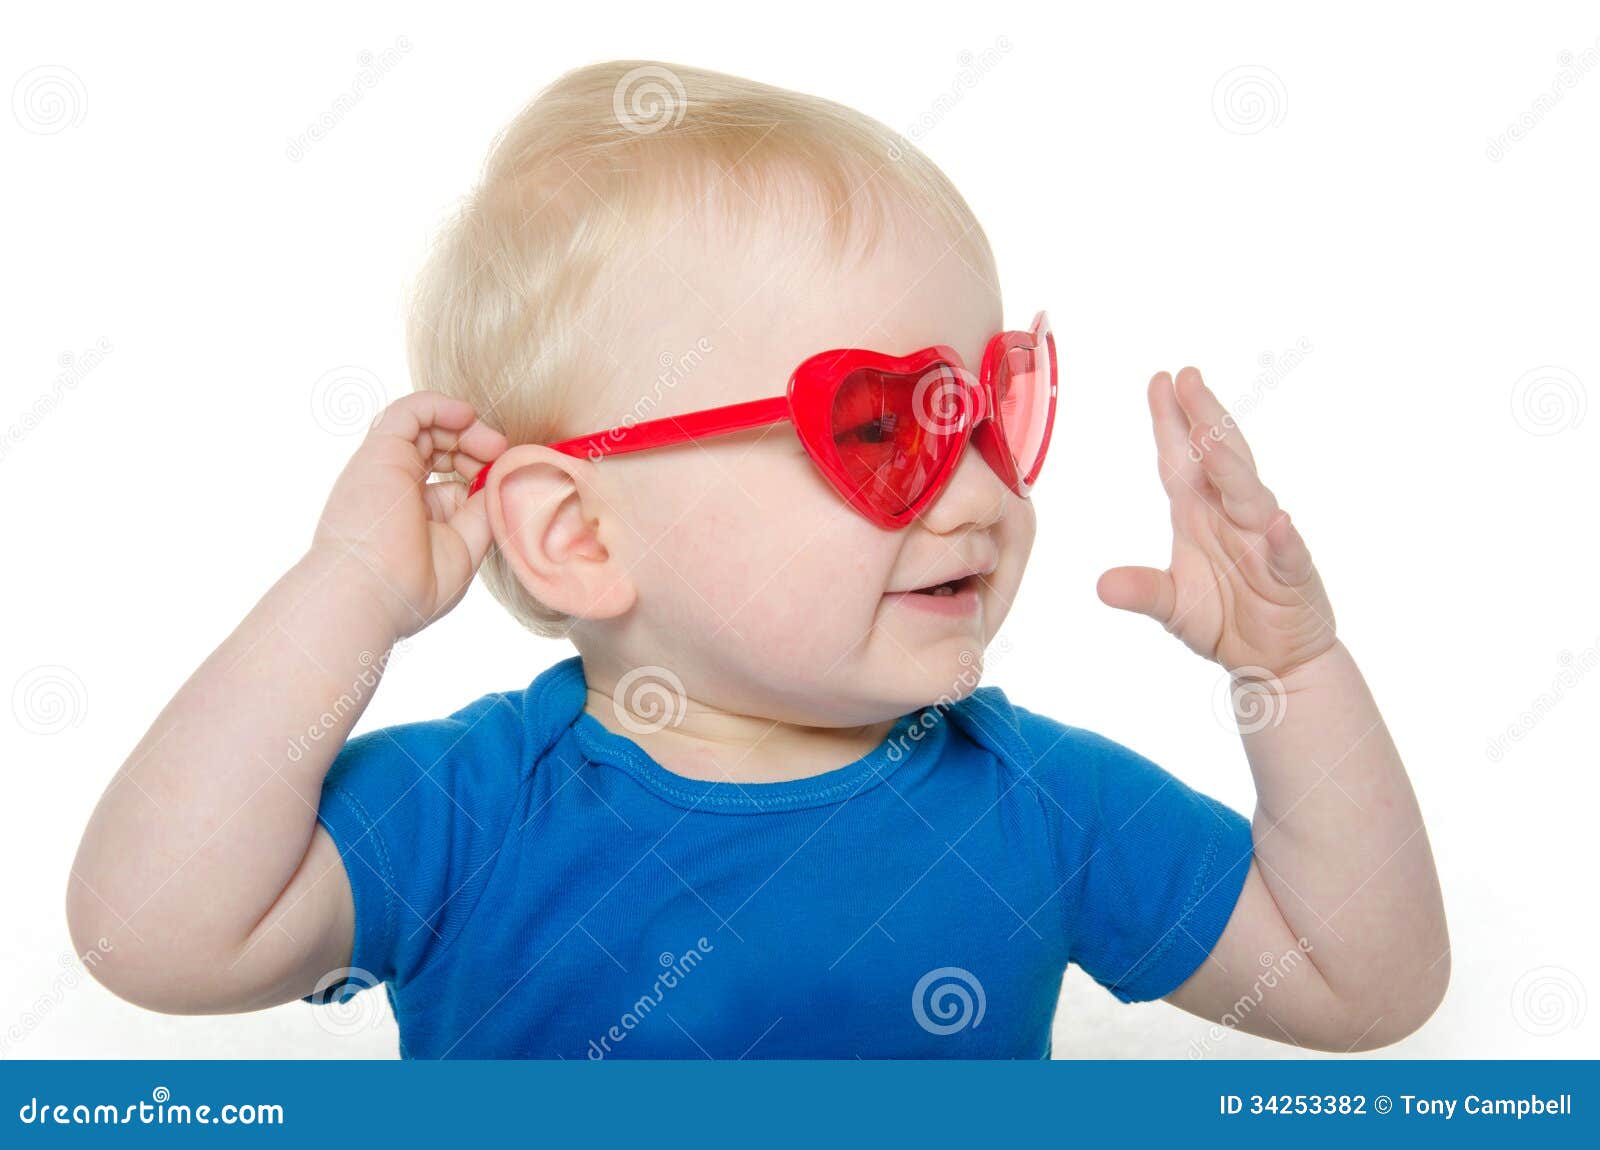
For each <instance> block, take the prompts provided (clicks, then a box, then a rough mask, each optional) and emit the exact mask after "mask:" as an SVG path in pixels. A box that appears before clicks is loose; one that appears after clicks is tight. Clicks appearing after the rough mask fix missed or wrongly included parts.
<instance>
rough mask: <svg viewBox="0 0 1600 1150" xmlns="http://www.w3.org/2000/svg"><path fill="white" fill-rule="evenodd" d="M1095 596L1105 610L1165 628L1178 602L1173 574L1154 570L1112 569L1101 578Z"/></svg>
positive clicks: (1149, 568)
mask: <svg viewBox="0 0 1600 1150" xmlns="http://www.w3.org/2000/svg"><path fill="white" fill-rule="evenodd" d="M1095 592H1096V594H1098V595H1099V596H1100V601H1101V602H1102V603H1104V604H1105V605H1106V606H1108V607H1115V608H1117V609H1118V610H1120V611H1132V612H1135V613H1136V614H1139V615H1148V616H1150V618H1152V619H1154V620H1155V621H1156V622H1158V623H1160V624H1162V625H1163V626H1165V625H1166V622H1167V620H1168V619H1170V618H1172V612H1173V611H1174V610H1175V609H1176V605H1177V602H1178V593H1177V589H1176V587H1175V586H1174V585H1173V582H1172V575H1171V573H1170V572H1167V571H1157V570H1156V569H1155V568H1154V567H1113V568H1112V569H1111V570H1109V571H1107V572H1106V573H1105V574H1104V575H1101V576H1100V581H1099V583H1097V584H1096V585H1095Z"/></svg>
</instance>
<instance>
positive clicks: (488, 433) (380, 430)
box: [311, 391, 507, 640]
mask: <svg viewBox="0 0 1600 1150" xmlns="http://www.w3.org/2000/svg"><path fill="white" fill-rule="evenodd" d="M506 447H507V443H506V438H505V436H503V435H501V434H500V433H499V432H498V431H496V430H494V428H492V427H490V426H488V425H487V424H485V423H481V422H479V420H478V417H477V413H476V412H475V411H474V410H473V409H472V405H471V404H469V403H467V402H465V401H464V400H459V399H452V398H450V397H449V396H446V395H440V394H439V393H437V392H431V391H421V392H417V393H415V394H413V395H408V396H406V397H405V398H404V399H400V400H397V401H395V402H394V403H392V404H390V405H389V407H388V408H386V409H385V410H384V412H383V414H382V415H380V416H379V417H378V420H377V422H376V423H374V424H373V426H372V430H371V431H369V432H368V433H367V437H366V439H364V440H363V441H362V443H361V446H360V447H359V448H358V449H357V450H356V453H355V455H354V456H353V457H352V458H351V460H350V462H349V463H348V464H346V465H345V469H344V471H343V472H341V473H340V475H339V479H338V481H337V482H336V483H334V485H333V492H332V494H330V495H329V496H328V503H327V506H326V507H324V508H323V511H322V518H321V519H320V520H319V521H318V523H317V532H316V535H315V537H314V538H313V540H312V545H311V550H312V553H313V554H314V555H321V556H323V557H326V558H328V559H330V560H332V561H333V562H334V563H336V564H337V565H338V568H339V571H338V577H339V578H350V579H360V580H365V581H366V583H367V585H368V586H369V588H370V590H371V593H372V599H373V602H374V603H376V604H380V605H381V606H382V609H383V610H384V611H386V612H387V613H388V616H389V619H390V621H391V623H392V625H393V632H394V636H395V638H396V639H397V640H398V639H403V638H405V637H406V636H408V635H413V634H415V633H416V632H418V631H420V630H422V629H423V628H424V627H426V626H427V625H428V624H429V623H431V622H433V620H434V619H436V618H438V617H439V616H441V615H443V614H444V613H445V612H446V611H448V610H450V608H452V607H454V606H455V605H456V603H457V602H459V601H460V599H461V596H462V595H464V594H465V593H466V590H467V586H468V585H469V584H470V583H471V582H472V576H473V574H474V573H475V572H476V571H477V569H478V565H479V564H481V563H482V562H483V557H484V556H485V555H486V554H487V553H488V550H489V544H490V542H491V539H492V537H491V532H490V529H489V517H488V514H487V513H486V511H485V504H484V499H485V496H484V493H483V492H481V491H480V492H478V493H477V494H476V495H474V496H472V498H470V499H468V498H467V484H466V482H454V481H445V482H441V483H429V482H428V476H429V474H430V473H439V474H445V475H452V474H453V475H454V476H456V477H458V478H459V479H460V480H463V481H465V480H470V479H471V478H472V477H473V476H474V475H475V474H477V472H478V470H479V469H480V468H482V467H483V466H485V465H486V464H488V463H491V462H492V461H493V460H494V459H495V458H496V457H498V456H499V455H500V453H501V452H503V451H505V449H506Z"/></svg>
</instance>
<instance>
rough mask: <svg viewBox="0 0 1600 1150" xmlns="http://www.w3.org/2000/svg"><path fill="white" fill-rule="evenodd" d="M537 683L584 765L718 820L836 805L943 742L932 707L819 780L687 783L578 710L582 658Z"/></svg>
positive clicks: (543, 703) (938, 714)
mask: <svg viewBox="0 0 1600 1150" xmlns="http://www.w3.org/2000/svg"><path fill="white" fill-rule="evenodd" d="M541 678H542V679H545V680H546V681H545V683H544V684H543V686H544V688H545V689H544V690H543V691H541V692H539V694H540V695H541V696H542V698H541V700H540V704H539V706H538V708H537V710H542V711H545V713H546V714H550V713H551V712H552V711H553V712H554V713H555V714H556V715H559V716H561V720H565V725H566V726H567V727H568V728H569V729H570V730H571V732H572V734H573V736H574V737H575V738H576V739H577V741H578V746H579V748H580V750H581V751H582V753H583V756H584V758H585V759H587V760H589V761H592V762H595V763H605V764H607V765H610V766H614V767H618V768H620V769H622V770H623V771H625V772H627V773H628V774H629V775H630V776H632V777H633V779H634V780H635V781H636V782H638V783H639V784H640V785H641V786H643V787H645V788H646V789H647V790H649V791H650V792H652V793H653V794H655V795H656V796H658V797H659V798H661V799H663V800H665V801H666V802H669V803H672V804H673V805H675V806H679V807H686V808H689V809H692V810H703V811H708V812H714V813H718V814H759V813H763V812H768V811H788V810H799V809H803V808H805V807H818V806H827V805H830V804H834V803H842V802H844V801H846V800H848V799H851V798H853V797H854V796H856V795H858V794H861V793H862V792H864V791H866V790H869V789H870V788H872V787H875V786H877V785H878V784H879V783H882V782H883V781H884V780H886V779H887V778H888V777H889V776H890V775H891V774H893V773H894V772H895V771H898V770H899V769H900V768H902V767H903V766H905V764H906V763H907V762H908V761H909V760H911V759H912V758H914V757H916V756H918V755H925V754H933V753H936V751H935V750H934V749H932V748H931V747H930V744H932V745H933V747H937V746H939V745H942V743H943V741H944V739H945V738H946V736H947V731H946V722H945V717H944V714H943V712H942V711H941V710H940V709H939V708H937V707H933V706H928V707H922V708H919V709H918V710H916V711H911V712H909V713H907V714H904V715H902V716H900V718H898V719H897V720H895V723H894V726H893V727H892V728H890V730H889V732H888V734H887V735H885V736H884V738H883V741H882V742H880V743H879V744H878V745H877V746H876V747H874V748H873V749H872V750H870V751H868V752H867V753H866V754H865V755H862V756H861V757H860V758H858V759H856V760H855V761H854V762H850V763H846V764H845V765H843V766H841V767H836V768H834V769H832V770H829V771H824V772H822V773H821V774H817V775H811V776H809V777H807V778H803V779H788V780H784V781H781V782H772V783H735V782H714V781H707V780H702V779H691V778H688V777H686V776H684V775H680V774H677V773H675V772H673V771H670V770H668V769H667V768H666V767H664V766H662V765H661V764H660V763H658V762H656V760H655V759H654V758H652V757H651V756H650V755H649V754H648V753H647V752H646V751H645V750H644V748H643V747H641V746H639V744H638V743H636V742H634V741H633V740H632V739H629V738H626V737H625V736H623V735H619V734H617V733H616V732H614V731H612V730H611V729H610V728H608V727H607V726H606V725H605V724H604V723H602V722H600V720H599V719H597V718H595V717H594V716H593V715H591V714H589V713H588V712H587V711H585V710H584V709H583V704H584V702H585V701H586V700H587V698H588V684H587V681H586V680H585V679H584V676H583V659H582V656H579V655H574V656H572V657H571V658H569V659H565V660H563V661H562V662H560V663H558V664H556V665H555V666H554V667H552V668H551V669H550V670H549V671H547V672H545V674H544V675H543V676H541ZM561 720H557V721H561ZM914 731H915V733H914Z"/></svg>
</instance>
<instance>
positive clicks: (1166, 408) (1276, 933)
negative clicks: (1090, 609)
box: [1100, 368, 1450, 1051]
mask: <svg viewBox="0 0 1600 1150" xmlns="http://www.w3.org/2000/svg"><path fill="white" fill-rule="evenodd" d="M1150 410H1151V416H1152V419H1153V421H1154V425H1155V434H1156V446H1157V454H1158V459H1159V466H1160V470H1161V477H1162V483H1163V485H1164V486H1165V488H1166V490H1167V494H1168V496H1169V498H1170V500H1171V504H1172V523H1173V558H1172V565H1171V567H1170V568H1169V569H1168V570H1166V571H1156V570H1153V569H1151V568H1141V567H1122V568H1116V569H1113V570H1112V571H1108V572H1107V573H1106V574H1105V575H1104V576H1102V577H1101V583H1100V595H1101V598H1102V599H1104V600H1105V602H1107V603H1109V604H1110V605H1112V606H1114V607H1121V608H1124V609H1127V610H1132V611H1138V612H1140V613H1142V614H1147V615H1150V616H1152V617H1153V618H1155V619H1157V620H1158V621H1159V622H1161V623H1162V625H1163V626H1165V627H1166V628H1167V630H1168V631H1170V632H1171V633H1172V634H1174V635H1176V636H1177V637H1178V638H1179V639H1181V640H1182V641H1183V642H1184V643H1186V644H1187V645H1188V646H1189V647H1190V648H1192V649H1193V650H1195V651H1197V652H1199V653H1200V654H1202V655H1204V656H1206V657H1207V658H1210V659H1214V660H1215V661H1216V662H1218V663H1220V664H1222V665H1223V666H1224V667H1226V668H1227V669H1228V670H1229V671H1230V672H1231V673H1232V674H1233V676H1234V685H1233V697H1234V703H1235V709H1236V711H1237V712H1238V719H1239V723H1240V730H1241V732H1242V734H1243V739H1244V745H1245V752H1246V755H1247V757H1248V758H1249V761H1250V767H1251V771H1252V773H1253V775H1254V778H1255V784H1256V792H1257V805H1256V812H1255V817H1254V819H1253V820H1252V837H1253V839H1254V852H1253V855H1254V857H1253V859H1252V861H1251V863H1250V868H1249V872H1248V875H1247V877H1246V879H1245V883H1244V888H1243V890H1242V892H1241V894H1240V896H1239V900H1238V903H1237V905H1236V906H1235V908H1234V911H1233V915H1232V917H1231V918H1230V919H1229V921H1228V925H1227V928H1226V929H1225V930H1224V931H1223V934H1222V936H1221V938H1220V939H1219V940H1218V942H1217V943H1216V945H1215V947H1214V948H1213V949H1212V951H1211V954H1210V957H1209V958H1208V959H1207V961H1206V962H1204V963H1202V964H1201V966H1200V967H1199V969H1197V970H1196V971H1195V973H1194V974H1193V975H1191V976H1190V977H1189V979H1188V980H1187V981H1186V982H1185V983H1184V984H1183V985H1182V986H1180V987H1179V988H1178V989H1177V990H1176V991H1174V992H1173V993H1171V994H1170V995H1168V996H1167V997H1168V1001H1170V1002H1173V1003H1175V1004H1176V1005H1178V1006H1181V1007H1183V1008H1184V1009H1186V1010H1189V1011H1192V1012H1194V1013H1196V1014H1199V1015H1202V1016H1203V1017H1206V1018H1211V1019H1214V1020H1219V1021H1220V1020H1224V1019H1226V1020H1227V1021H1228V1022H1229V1023H1230V1024H1232V1025H1237V1026H1238V1027H1239V1028H1240V1029H1242V1030H1247V1031H1249V1032H1251V1033H1255V1034H1261V1035H1264V1036H1266V1037H1269V1038H1275V1039H1278V1040H1280V1041H1286V1042H1293V1043H1297V1044H1300V1045H1305V1046H1313V1047H1317V1048H1319V1049H1325V1050H1340V1051H1348V1050H1354V1049H1369V1048H1371V1047H1375V1046H1382V1045H1384V1044H1386V1043H1389V1042H1394V1041H1396V1040H1397V1039H1399V1038H1402V1037H1404V1036H1405V1035H1407V1034H1409V1033H1411V1032H1412V1031H1413V1030H1415V1029H1416V1028H1417V1027H1419V1026H1420V1025H1422V1023H1423V1022H1424V1021H1426V1020H1427V1018H1428V1016H1429V1015H1430V1014H1431V1013H1432V1012H1433V1010H1434V1008H1435V1007H1436V1006H1437V1005H1438V1003H1439V1001H1440V999H1441V998H1442V997H1443V994H1444V990H1445V986H1446V984H1447V983H1448V981H1449V973H1450V957H1449V953H1450V945H1449V936H1448V933H1447V931H1446V927H1445V917H1444V907H1443V902H1442V899H1441V895H1440V891H1439V882H1438V876H1437V874H1436V873H1435V870H1434V865H1433V857H1432V853H1431V852H1430V850H1429V848H1428V836H1427V831H1426V830H1425V829H1424V827H1423V822H1422V815H1421V812H1420V810H1419V809H1418V806H1417V801H1416V797H1415V795H1414V794H1413V793H1412V789H1411V784H1410V782H1409V780H1408V779H1407V778H1406V772H1405V767H1404V765H1403V764H1402V763H1401V761H1400V755H1399V752H1398V751H1397V750H1396V749H1395V745H1394V743H1393V741H1392V740H1391V739H1390V737H1389V732H1388V729H1387V728H1386V727H1385V726H1384V723H1383V719H1382V716H1381V715H1380V714H1379V713H1378V707H1377V704H1376V702H1375V701H1374V700H1373V698H1372V695H1371V693H1370V692H1369V691H1368V689H1367V685H1366V682H1365V680H1364V679H1363V678H1362V676H1361V672H1360V671H1359V670H1358V669H1357V667H1356V664H1355V660H1354V659H1353V658H1352V657H1351V655H1350V653H1349V651H1348V650H1346V649H1345V646H1344V645H1343V644H1342V643H1340V642H1339V641H1338V639H1337V638H1336V637H1335V634H1334V624H1333V611H1332V608H1331V607H1330V605H1329V603H1328V599H1327V595H1326V593H1325V592H1324V590H1323V587H1322V581H1321V579H1320V578H1319V577H1318V575H1317V571H1316V568H1315V566H1314V565H1313V563H1312V561H1311V556H1310V553H1309V551H1308V550H1307V549H1306V546H1305V543H1304V541H1303V540H1302V539H1301V537H1300V534H1299V532H1297V531H1296V530H1295V529H1294V527H1293V526H1292V525H1291V524H1290V522H1289V517H1288V515H1287V514H1286V513H1285V512H1283V511H1282V510H1280V509H1279V507H1278V505H1277V501H1276V500H1275V499H1274V498H1273V495H1272V493H1271V492H1270V491H1269V490H1268V489H1267V488H1266V487H1265V486H1264V485H1263V484H1262V482H1261V480H1260V478H1259V477H1258V475H1257V474H1256V467H1255V459H1254V457H1253V455H1252V454H1251V452H1250V448H1249V446H1248V444H1246V443H1245V441H1244V437H1243V435H1242V434H1241V433H1240V432H1239V430H1238V428H1237V426H1236V425H1235V424H1234V422H1233V420H1232V417H1231V416H1229V415H1228V414H1227V412H1225V411H1224V410H1223V408H1222V406H1221V404H1220V403H1218V402H1217V399H1216V397H1215V396H1214V395H1213V394H1212V393H1211V391H1210V390H1209V389H1207V388H1206V386H1205V385H1204V383H1202V382H1201V380H1200V374H1199V372H1197V371H1195V370H1194V369H1192V368H1187V369H1185V370H1184V371H1182V372H1180V373H1179V375H1178V378H1177V381H1176V383H1174V381H1173V380H1172V379H1171V378H1170V377H1169V376H1167V375H1165V374H1162V375H1158V376H1156V377H1155V379H1153V380H1152V381H1151V385H1150ZM1178 929H1182V927H1181V924H1180V925H1179V927H1178Z"/></svg>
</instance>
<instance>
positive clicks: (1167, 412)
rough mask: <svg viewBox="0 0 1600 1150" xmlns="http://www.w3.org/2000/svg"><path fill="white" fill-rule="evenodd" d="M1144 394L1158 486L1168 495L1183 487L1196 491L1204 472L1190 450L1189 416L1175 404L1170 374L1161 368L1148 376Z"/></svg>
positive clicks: (1199, 488)
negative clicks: (1148, 409) (1159, 478)
mask: <svg viewBox="0 0 1600 1150" xmlns="http://www.w3.org/2000/svg"><path fill="white" fill-rule="evenodd" d="M1145 398H1146V399H1147V400H1148V401H1149V403H1150V423H1151V427H1152V429H1153V430H1154V432H1155V437H1156V469H1157V471H1158V472H1159V473H1160V475H1161V486H1162V487H1163V488H1164V489H1165V490H1166V492H1167V494H1168V495H1169V496H1170V495H1181V494H1183V492H1184V491H1185V489H1188V490H1189V491H1193V492H1196V493H1198V492H1200V491H1201V490H1202V488H1203V487H1204V486H1205V475H1204V472H1202V470H1201V468H1200V461H1199V459H1198V458H1196V457H1194V456H1192V455H1191V454H1190V451H1189V417H1188V416H1187V415H1186V414H1184V411H1183V408H1182V407H1181V406H1179V404H1178V397H1177V395H1176V394H1175V393H1174V391H1173V387H1172V376H1170V375H1168V374H1167V373H1166V372H1164V371H1162V372H1157V373H1156V374H1155V375H1154V376H1152V377H1151V379H1150V387H1149V389H1148V391H1147V392H1146V395H1145Z"/></svg>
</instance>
